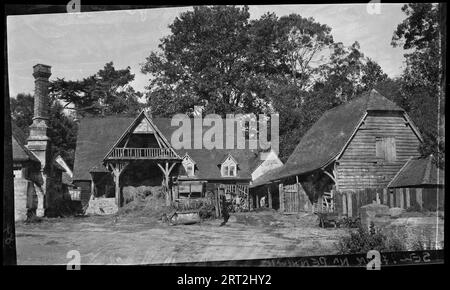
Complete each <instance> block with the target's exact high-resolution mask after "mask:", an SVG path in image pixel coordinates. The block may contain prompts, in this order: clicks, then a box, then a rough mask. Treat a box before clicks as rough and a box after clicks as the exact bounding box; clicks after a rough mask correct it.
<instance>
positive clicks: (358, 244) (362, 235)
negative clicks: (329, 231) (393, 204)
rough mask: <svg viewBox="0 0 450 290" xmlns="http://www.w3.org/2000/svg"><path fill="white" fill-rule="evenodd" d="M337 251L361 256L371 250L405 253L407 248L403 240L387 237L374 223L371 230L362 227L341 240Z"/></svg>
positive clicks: (393, 236) (392, 236)
mask: <svg viewBox="0 0 450 290" xmlns="http://www.w3.org/2000/svg"><path fill="white" fill-rule="evenodd" d="M337 249H338V252H339V254H360V253H367V252H368V251H370V250H377V251H379V252H389V251H403V250H405V249H406V247H405V245H404V243H403V242H402V239H400V238H398V237H396V236H395V235H391V236H390V237H388V236H386V235H385V234H383V233H382V232H381V230H380V229H378V228H376V227H375V225H374V224H373V222H372V223H371V224H370V227H369V229H367V228H366V227H364V226H361V225H360V226H359V227H358V229H357V230H356V231H350V236H346V237H342V238H340V239H339V241H338V243H337Z"/></svg>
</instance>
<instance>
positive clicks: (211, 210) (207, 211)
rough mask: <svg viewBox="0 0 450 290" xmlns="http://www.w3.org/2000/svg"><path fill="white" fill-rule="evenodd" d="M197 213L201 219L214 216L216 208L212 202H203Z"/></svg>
mask: <svg viewBox="0 0 450 290" xmlns="http://www.w3.org/2000/svg"><path fill="white" fill-rule="evenodd" d="M198 214H199V215H200V218H201V219H210V218H214V217H215V216H216V208H215V207H214V205H212V204H205V205H203V206H202V207H201V208H200V210H199V212H198Z"/></svg>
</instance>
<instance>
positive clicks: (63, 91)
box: [50, 62, 142, 115]
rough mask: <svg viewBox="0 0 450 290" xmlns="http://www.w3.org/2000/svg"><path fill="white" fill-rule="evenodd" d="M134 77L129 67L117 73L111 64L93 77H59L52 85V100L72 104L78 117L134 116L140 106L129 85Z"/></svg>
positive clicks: (138, 95) (106, 65)
mask: <svg viewBox="0 0 450 290" xmlns="http://www.w3.org/2000/svg"><path fill="white" fill-rule="evenodd" d="M133 80H134V74H132V73H131V71H130V67H127V68H125V69H120V70H116V69H115V68H114V64H113V62H109V63H107V64H105V66H104V67H103V68H102V69H100V70H99V71H98V72H97V73H96V74H94V75H92V76H89V77H86V78H83V79H82V80H78V81H71V80H65V79H61V78H58V79H56V80H55V81H52V82H51V86H50V93H51V95H52V97H53V98H55V99H58V100H61V101H63V102H65V103H66V105H65V106H66V107H70V106H69V105H74V106H75V108H76V109H77V110H78V111H79V112H80V114H81V115H85V114H90V115H111V114H119V113H129V114H134V113H136V112H138V111H139V110H140V109H141V108H142V105H141V104H140V102H139V99H140V98H141V97H142V94H141V93H140V92H136V91H135V90H134V89H133V87H132V86H131V85H130V83H131V82H132V81H133Z"/></svg>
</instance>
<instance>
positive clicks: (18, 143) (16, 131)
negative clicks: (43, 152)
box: [11, 120, 41, 163]
mask: <svg viewBox="0 0 450 290" xmlns="http://www.w3.org/2000/svg"><path fill="white" fill-rule="evenodd" d="M11 129H12V130H11V131H12V149H13V161H14V162H27V161H30V162H35V163H41V162H40V161H39V159H38V158H37V157H36V156H35V155H34V154H33V153H32V152H31V151H30V150H28V148H27V147H25V144H26V143H27V136H26V134H25V133H24V132H23V131H22V129H20V128H19V127H18V126H17V125H16V123H15V122H14V121H13V120H11Z"/></svg>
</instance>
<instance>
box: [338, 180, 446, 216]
mask: <svg viewBox="0 0 450 290" xmlns="http://www.w3.org/2000/svg"><path fill="white" fill-rule="evenodd" d="M444 192H445V190H444V188H436V187H434V188H395V189H388V188H368V189H362V190H357V191H335V190H333V197H334V210H335V212H336V213H338V214H339V215H343V216H349V217H357V216H359V212H360V208H361V207H362V206H364V205H367V204H371V203H378V204H384V205H387V206H388V207H390V208H392V207H399V208H403V209H408V208H414V209H418V208H420V209H422V210H428V211H432V212H433V211H436V210H443V209H444V203H445V196H444Z"/></svg>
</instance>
